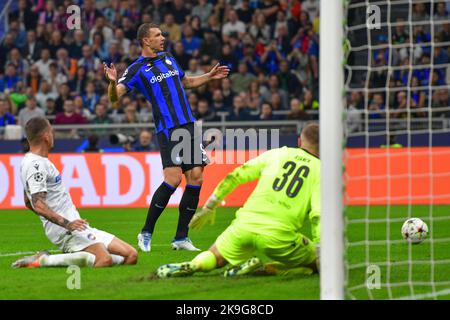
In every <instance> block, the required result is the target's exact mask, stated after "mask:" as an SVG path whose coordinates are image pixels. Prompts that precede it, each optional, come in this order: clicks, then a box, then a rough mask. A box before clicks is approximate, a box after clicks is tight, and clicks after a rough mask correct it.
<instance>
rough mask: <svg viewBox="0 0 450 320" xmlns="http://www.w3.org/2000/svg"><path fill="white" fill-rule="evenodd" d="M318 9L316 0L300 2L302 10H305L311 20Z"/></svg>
mask: <svg viewBox="0 0 450 320" xmlns="http://www.w3.org/2000/svg"><path fill="white" fill-rule="evenodd" d="M319 10H320V3H319V1H318V0H304V1H303V2H302V11H304V12H307V13H308V15H309V18H310V19H311V20H313V19H314V18H315V17H316V15H318V14H319Z"/></svg>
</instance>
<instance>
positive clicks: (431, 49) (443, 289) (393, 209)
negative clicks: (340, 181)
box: [321, 0, 450, 299]
mask: <svg viewBox="0 0 450 320" xmlns="http://www.w3.org/2000/svg"><path fill="white" fill-rule="evenodd" d="M343 5H344V21H345V23H344V38H345V44H344V52H345V54H344V56H345V59H344V60H345V66H344V69H345V70H344V73H345V83H344V88H345V93H346V105H345V115H346V121H345V128H344V132H345V141H346V144H345V149H344V166H345V170H344V186H345V191H344V205H345V210H344V211H345V213H344V229H345V242H344V253H345V280H344V281H345V294H344V295H345V298H347V299H441V298H446V299H448V298H450V129H449V128H450V102H449V101H450V100H449V89H450V59H449V57H450V1H444V0H435V1H430V0H428V1H422V0H392V1H389V0H384V1H358V0H347V1H344V4H343ZM321 89H322V90H323V88H321ZM411 217H416V218H420V219H421V220H423V221H424V222H425V223H426V224H427V225H428V228H429V233H428V237H427V238H426V240H425V241H423V242H422V243H421V244H416V245H413V244H410V243H409V242H407V241H406V240H404V239H403V238H402V234H401V232H400V229H401V226H402V224H403V223H404V222H405V220H407V219H408V218H411Z"/></svg>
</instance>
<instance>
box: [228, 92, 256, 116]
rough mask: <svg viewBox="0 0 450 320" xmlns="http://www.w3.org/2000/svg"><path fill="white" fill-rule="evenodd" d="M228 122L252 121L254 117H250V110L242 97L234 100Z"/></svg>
mask: <svg viewBox="0 0 450 320" xmlns="http://www.w3.org/2000/svg"><path fill="white" fill-rule="evenodd" d="M227 120H228V121H250V120H253V117H252V116H251V115H250V110H249V109H248V107H247V106H246V105H245V103H244V101H243V99H242V97H241V96H235V97H234V98H233V106H232V110H231V112H230V114H229V115H228V117H227Z"/></svg>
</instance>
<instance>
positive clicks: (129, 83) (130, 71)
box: [117, 63, 140, 92]
mask: <svg viewBox="0 0 450 320" xmlns="http://www.w3.org/2000/svg"><path fill="white" fill-rule="evenodd" d="M139 68H140V63H135V64H133V65H131V66H129V67H128V68H127V69H126V70H125V72H124V73H123V74H122V77H121V78H119V80H118V81H117V82H118V84H123V85H125V87H126V88H127V92H129V91H131V90H133V88H135V87H136V84H137V82H138V77H137V74H138V71H139Z"/></svg>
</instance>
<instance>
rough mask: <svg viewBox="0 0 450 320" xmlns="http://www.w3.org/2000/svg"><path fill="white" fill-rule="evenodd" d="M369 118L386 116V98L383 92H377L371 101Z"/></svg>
mask: <svg viewBox="0 0 450 320" xmlns="http://www.w3.org/2000/svg"><path fill="white" fill-rule="evenodd" d="M368 110H369V119H381V118H385V117H386V113H385V105H384V98H383V95H382V94H381V93H375V94H374V95H373V96H372V100H371V101H370V103H369V109H368Z"/></svg>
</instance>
